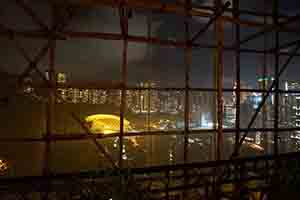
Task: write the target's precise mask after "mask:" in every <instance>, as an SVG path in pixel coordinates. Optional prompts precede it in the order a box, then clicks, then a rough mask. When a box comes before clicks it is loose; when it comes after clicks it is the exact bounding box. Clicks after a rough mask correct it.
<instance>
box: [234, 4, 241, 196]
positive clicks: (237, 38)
mask: <svg viewBox="0 0 300 200" xmlns="http://www.w3.org/2000/svg"><path fill="white" fill-rule="evenodd" d="M239 8H240V0H234V1H233V9H234V13H233V15H234V18H235V19H236V20H239V18H240V13H239ZM240 33H241V31H240V25H239V24H235V43H236V44H237V46H236V49H235V68H236V88H235V97H236V98H235V100H236V102H235V106H236V112H235V128H236V131H235V143H234V146H235V147H234V149H236V148H237V146H238V144H239V141H240V134H241V132H240V128H241V127H240V105H241V60H240V58H241V57H240ZM236 153H237V155H234V156H239V155H238V154H239V152H236ZM234 167H235V174H234V176H235V180H236V181H237V180H239V173H238V170H239V169H238V168H239V167H238V166H237V165H235V166H234ZM234 190H235V195H234V199H240V184H238V183H237V184H235V185H234Z"/></svg>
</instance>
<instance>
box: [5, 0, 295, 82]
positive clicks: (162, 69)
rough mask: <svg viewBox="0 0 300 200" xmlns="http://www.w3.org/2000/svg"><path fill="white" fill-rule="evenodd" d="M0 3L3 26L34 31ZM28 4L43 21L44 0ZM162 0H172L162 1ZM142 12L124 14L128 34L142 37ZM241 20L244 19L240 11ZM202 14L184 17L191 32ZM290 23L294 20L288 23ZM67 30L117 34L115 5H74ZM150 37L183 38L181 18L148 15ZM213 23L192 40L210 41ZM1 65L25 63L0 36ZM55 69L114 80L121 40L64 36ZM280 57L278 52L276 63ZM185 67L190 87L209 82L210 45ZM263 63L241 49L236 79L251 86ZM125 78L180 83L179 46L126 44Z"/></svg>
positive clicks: (227, 76) (229, 70)
mask: <svg viewBox="0 0 300 200" xmlns="http://www.w3.org/2000/svg"><path fill="white" fill-rule="evenodd" d="M5 2H6V3H4V5H5V6H2V7H1V8H0V22H1V23H2V24H4V25H6V26H7V27H9V28H12V29H16V30H37V29H38V27H36V26H35V25H34V24H33V23H32V21H31V19H30V17H28V16H26V14H24V12H23V10H22V9H20V8H19V7H17V6H16V5H15V4H14V3H13V2H11V1H9V0H6V1H5ZM28 2H30V3H31V4H32V5H33V8H34V10H35V11H37V13H38V15H39V16H40V17H41V18H43V19H44V20H45V21H46V22H47V23H49V13H50V9H49V7H48V5H47V3H45V2H44V1H37V0H31V1H28ZM164 2H174V1H173V0H164ZM271 2H272V1H271V0H266V8H267V9H266V10H267V11H269V12H271V7H272V6H271ZM193 3H194V4H195V5H212V1H211V0H194V1H193ZM241 8H242V9H247V10H254V9H256V10H258V11H263V6H262V1H261V0H252V1H246V0H241ZM280 11H281V12H282V13H284V14H286V15H294V14H296V13H299V12H298V11H300V3H299V2H298V1H297V0H289V1H281V3H280ZM147 16H149V12H146V11H143V10H138V11H134V13H133V17H132V18H131V19H129V34H130V35H139V36H147V23H146V22H147ZM244 18H245V19H250V18H249V16H248V17H247V16H245V17H244ZM206 22H207V19H203V18H198V17H193V18H192V19H191V20H190V24H191V31H192V33H195V32H197V30H199V29H200V28H201V27H202V26H203V24H204V23H206ZM293 25H294V26H295V25H296V24H293ZM232 28H233V26H232V25H231V24H229V23H225V45H228V46H229V45H232V44H233V43H234V33H233V29H232ZM67 30H74V31H99V32H113V33H120V27H119V17H118V13H117V11H116V10H113V9H110V8H102V9H101V8H100V9H87V8H83V9H80V10H77V13H76V16H75V18H74V19H73V20H72V22H71V24H70V25H69V26H68V27H67ZM258 30H259V29H250V28H242V30H241V37H242V38H244V37H246V36H247V35H249V34H251V33H254V32H256V31H258ZM151 34H152V36H154V37H160V38H162V39H170V40H183V39H184V23H183V18H181V17H177V16H174V15H162V14H153V15H152V33H151ZM214 37H215V36H214V30H213V26H212V27H211V28H210V29H209V30H208V31H207V32H206V33H205V34H204V35H202V37H201V38H200V39H198V41H197V42H199V43H204V44H214V42H215V41H214ZM273 38H274V33H271V34H267V35H266V40H267V46H268V47H273V46H274V40H273ZM296 39H297V34H291V33H281V34H280V42H281V43H285V42H290V41H294V40H296ZM18 40H19V41H20V43H21V44H22V46H24V48H25V49H26V50H27V51H28V53H29V54H30V55H32V56H33V55H35V54H36V51H37V50H38V49H40V48H41V47H42V45H43V44H44V43H45V41H43V40H32V39H23V38H18ZM0 42H1V45H2V48H1V52H0V53H1V64H0V70H1V71H4V72H8V73H11V74H16V73H20V72H21V71H22V70H24V67H25V66H26V63H25V61H24V59H23V58H22V57H21V56H20V55H19V54H18V53H17V52H16V50H15V49H14V45H13V42H11V41H9V40H8V39H7V38H3V37H2V38H1V39H0ZM242 47H244V48H258V49H262V48H263V37H260V38H258V39H255V40H253V41H251V42H249V43H247V44H245V45H243V46H242ZM56 52H57V53H56V56H57V57H56V58H57V59H56V69H57V71H63V72H66V73H67V75H68V77H69V79H72V80H73V79H74V80H93V81H97V80H119V79H120V78H121V74H120V71H121V69H120V66H121V62H122V59H121V55H122V41H103V40H92V39H67V40H66V41H59V42H57V51H56ZM285 59H286V57H283V58H282V59H281V63H283V61H284V60H285ZM192 60H193V62H192V67H191V86H193V87H212V86H213V84H212V81H213V76H212V73H213V50H211V49H200V50H199V49H198V50H194V51H193V57H192ZM297 60H299V58H297V59H294V61H293V63H291V65H290V66H289V69H288V70H287V73H286V74H285V75H284V76H283V79H296V80H297V79H300V78H298V75H297V74H299V69H298V66H297V64H296V63H299V62H297ZM262 63H263V56H262V55H255V54H245V53H243V54H242V55H241V78H242V81H243V82H244V83H246V84H248V85H250V86H251V87H257V85H256V81H255V80H256V77H257V74H258V73H259V72H260V71H261V69H260V68H261V67H262ZM273 63H274V61H273V58H272V57H268V58H267V65H268V71H269V73H270V74H272V72H273V69H272V68H273V67H274V66H273ZM47 64H48V61H47V59H43V60H42V62H41V63H40V65H39V67H40V69H42V70H45V69H46V68H47ZM128 66H129V68H128V81H129V83H130V85H135V84H136V83H137V82H139V81H143V80H154V81H156V82H159V85H160V86H171V87H172V86H175V87H183V86H184V76H183V73H184V51H183V49H176V48H167V47H159V46H150V45H146V44H141V43H130V45H129V53H128ZM224 69H225V70H224V85H225V87H230V88H231V87H232V85H233V82H234V79H235V78H234V76H235V67H234V54H233V53H232V52H227V53H225V54H224Z"/></svg>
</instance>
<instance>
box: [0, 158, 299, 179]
mask: <svg viewBox="0 0 300 200" xmlns="http://www.w3.org/2000/svg"><path fill="white" fill-rule="evenodd" d="M275 158H279V159H281V160H293V159H294V160H295V159H297V160H298V159H300V153H299V152H293V153H284V154H279V155H278V156H276V157H275V156H274V155H263V156H255V157H248V158H237V159H234V160H218V161H207V162H194V163H186V164H176V165H161V166H151V167H143V168H130V169H126V168H123V169H100V170H96V171H94V170H91V171H87V172H79V173H78V172H77V173H55V174H54V173H52V174H51V175H47V176H26V177H10V178H4V177H3V178H1V179H0V185H1V184H12V183H18V184H21V183H28V184H29V185H30V184H31V183H33V182H35V181H55V180H62V179H64V180H67V179H70V180H74V177H77V178H87V179H92V178H105V177H113V176H119V175H136V176H138V175H143V176H144V175H145V174H149V175H151V174H152V173H160V172H166V171H179V170H184V169H186V170H193V169H204V168H213V167H221V166H227V165H234V164H243V163H251V162H256V163H257V162H266V161H273V160H274V159H275Z"/></svg>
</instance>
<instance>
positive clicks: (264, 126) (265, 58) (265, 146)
mask: <svg viewBox="0 0 300 200" xmlns="http://www.w3.org/2000/svg"><path fill="white" fill-rule="evenodd" d="M263 3H264V4H263V5H264V10H265V9H266V2H265V1H263ZM266 24H267V17H266V16H264V25H266ZM266 48H267V37H266V33H264V49H266ZM266 78H267V54H266V52H264V53H263V88H262V89H263V90H267V87H268V86H267V83H266V81H265V80H266ZM265 95H266V93H265V92H264V93H263V94H262V97H263V96H265ZM266 122H267V106H266V105H264V106H263V107H262V128H266ZM263 138H264V140H263V143H264V144H263V146H264V148H265V149H267V151H268V134H265V133H264V135H263Z"/></svg>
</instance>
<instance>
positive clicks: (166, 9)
mask: <svg viewBox="0 0 300 200" xmlns="http://www.w3.org/2000/svg"><path fill="white" fill-rule="evenodd" d="M56 2H57V3H58V4H65V3H66V2H70V3H71V4H73V5H77V6H86V7H93V6H108V7H112V8H115V7H119V6H120V5H121V3H123V1H115V0H97V1H84V0H75V1H74V0H72V1H70V0H69V1H64V2H62V1H60V0H56ZM126 7H127V8H132V9H142V10H152V11H154V12H158V13H166V14H167V13H170V14H177V15H181V16H186V14H187V13H186V8H185V5H184V4H180V3H177V2H176V3H165V2H162V1H160V0H152V1H146V0H127V1H126ZM214 9H215V8H214V7H212V8H210V9H208V8H207V7H205V8H204V7H203V8H201V7H197V6H196V7H192V8H191V9H189V11H188V14H189V16H198V17H205V18H212V17H213V16H214ZM241 12H243V11H241ZM245 14H247V15H254V14H256V13H255V12H254V11H251V12H250V11H246V12H245ZM229 15H232V14H231V13H230V14H229ZM262 15H264V13H259V14H258V13H257V14H256V16H257V17H263V16H262ZM267 16H268V14H267ZM282 17H284V16H282ZM220 19H222V20H224V21H226V22H231V23H236V24H240V25H242V26H248V27H264V26H265V24H264V23H263V22H259V21H253V20H242V19H236V18H234V17H232V16H221V17H220ZM283 30H284V29H283ZM286 31H292V32H297V30H289V29H288V30H286Z"/></svg>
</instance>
